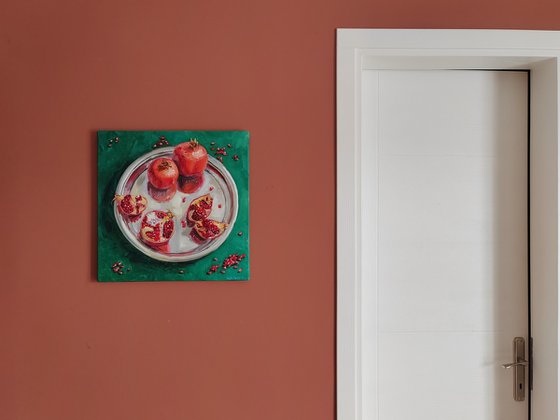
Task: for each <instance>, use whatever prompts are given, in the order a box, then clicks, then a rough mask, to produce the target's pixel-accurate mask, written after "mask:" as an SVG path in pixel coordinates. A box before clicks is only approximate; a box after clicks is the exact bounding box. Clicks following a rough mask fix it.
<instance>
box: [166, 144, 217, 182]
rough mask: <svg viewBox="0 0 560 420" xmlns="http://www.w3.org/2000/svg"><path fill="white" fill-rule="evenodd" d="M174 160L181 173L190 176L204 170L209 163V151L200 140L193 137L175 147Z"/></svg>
mask: <svg viewBox="0 0 560 420" xmlns="http://www.w3.org/2000/svg"><path fill="white" fill-rule="evenodd" d="M173 160H174V161H175V163H177V166H178V167H179V172H180V174H181V175H183V176H185V177H188V176H190V175H194V174H201V173H202V172H204V169H206V164H207V163H208V152H207V151H206V149H205V148H204V146H202V145H200V144H199V143H198V140H196V139H191V140H189V141H188V142H185V143H181V144H179V145H178V146H177V147H175V150H174V151H173Z"/></svg>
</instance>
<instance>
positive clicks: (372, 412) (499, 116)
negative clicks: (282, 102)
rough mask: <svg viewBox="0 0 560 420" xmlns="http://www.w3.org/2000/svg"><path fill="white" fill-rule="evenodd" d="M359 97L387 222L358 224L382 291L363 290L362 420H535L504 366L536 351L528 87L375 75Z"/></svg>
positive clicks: (500, 75) (447, 76) (451, 73)
mask: <svg viewBox="0 0 560 420" xmlns="http://www.w3.org/2000/svg"><path fill="white" fill-rule="evenodd" d="M362 83H363V85H362V89H361V92H362V109H363V114H362V115H363V117H362V130H361V132H362V136H365V138H364V144H369V145H372V146H367V147H364V150H362V165H366V166H367V165H368V162H376V163H375V164H372V166H371V176H372V177H375V182H373V180H372V182H371V188H369V190H368V191H369V192H368V193H367V194H366V196H365V197H364V200H366V201H367V200H370V201H371V202H375V204H376V205H375V206H374V207H375V208H376V209H377V214H362V223H363V226H364V229H365V231H363V232H362V235H366V236H371V238H372V244H373V245H372V264H371V267H372V270H375V276H376V278H377V282H375V284H373V282H372V284H370V285H368V282H367V281H366V282H365V283H364V286H363V290H362V307H363V310H364V313H365V314H366V316H365V317H364V319H363V320H362V323H363V324H364V325H363V326H362V328H363V331H365V336H364V338H363V341H364V343H363V346H364V347H363V348H364V350H365V351H364V352H363V353H362V356H361V357H362V366H363V375H364V381H363V387H364V389H363V393H362V395H363V397H362V398H363V399H364V401H363V402H362V407H363V413H362V415H363V418H364V419H368V420H369V419H376V420H526V419H527V417H528V415H527V413H528V407H527V405H528V402H527V399H528V397H529V392H526V396H527V398H526V400H525V401H524V402H518V401H514V399H513V371H512V370H505V369H502V368H501V365H502V364H504V363H508V362H511V361H512V360H513V350H512V340H513V339H514V337H524V338H527V337H528V260H529V255H528V234H527V232H528V221H527V220H528V212H527V208H528V191H527V185H528V167H527V166H528V165H527V162H528V152H527V150H528V118H527V115H528V79H527V73H526V72H522V71H468V70H465V71H462V70H459V71H457V70H426V71H407V70H403V71H392V70H380V71H377V70H376V71H373V70H369V71H365V72H364V74H363V79H362ZM362 189H363V187H362ZM366 189H367V188H366ZM372 208H373V207H372ZM368 220H372V223H368ZM373 221H375V223H373ZM368 226H369V230H368ZM374 227H375V228H374ZM367 270H368V268H367V267H366V268H365V271H366V272H365V273H363V274H364V275H366V276H367V275H368V273H367ZM369 274H371V275H372V277H373V276H374V274H373V273H369ZM368 325H369V326H371V331H375V336H369V337H368V336H367V331H368ZM368 346H371V351H368ZM527 391H528V390H527ZM368 395H370V396H371V397H370V398H368V397H367V396H368Z"/></svg>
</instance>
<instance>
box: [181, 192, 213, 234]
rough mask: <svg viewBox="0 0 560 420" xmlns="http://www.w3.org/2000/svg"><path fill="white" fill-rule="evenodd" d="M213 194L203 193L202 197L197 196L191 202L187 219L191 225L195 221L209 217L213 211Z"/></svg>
mask: <svg viewBox="0 0 560 420" xmlns="http://www.w3.org/2000/svg"><path fill="white" fill-rule="evenodd" d="M213 201H214V200H213V199H212V196H211V195H210V194H206V195H203V196H201V197H198V198H195V199H194V200H193V201H191V204H189V208H188V209H187V221H188V223H189V225H190V226H192V225H193V224H194V223H196V222H198V221H200V220H204V219H207V218H208V216H210V213H211V212H212V203H213Z"/></svg>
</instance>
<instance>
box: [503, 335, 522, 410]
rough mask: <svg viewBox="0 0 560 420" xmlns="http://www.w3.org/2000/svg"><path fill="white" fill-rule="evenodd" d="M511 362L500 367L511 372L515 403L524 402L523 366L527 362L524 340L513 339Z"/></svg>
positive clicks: (520, 338) (519, 338)
mask: <svg viewBox="0 0 560 420" xmlns="http://www.w3.org/2000/svg"><path fill="white" fill-rule="evenodd" d="M513 360H514V361H513V362H512V363H506V364H505V365H502V367H503V368H504V369H506V370H508V369H512V370H513V399H514V400H515V401H525V376H526V375H525V371H526V370H527V369H525V366H527V367H528V366H529V362H528V361H527V360H525V339H524V338H523V337H515V338H514V339H513Z"/></svg>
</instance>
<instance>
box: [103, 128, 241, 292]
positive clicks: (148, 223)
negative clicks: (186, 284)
mask: <svg viewBox="0 0 560 420" xmlns="http://www.w3.org/2000/svg"><path fill="white" fill-rule="evenodd" d="M97 153H98V158H97V170H98V172H97V174H98V175H97V201H98V203H97V204H98V205H97V212H98V213H97V214H98V220H97V235H98V238H97V239H98V242H97V243H98V246H97V263H98V270H97V279H98V281H100V282H122V281H165V280H173V281H197V280H201V281H214V280H223V281H232V280H248V279H249V275H250V269H249V262H250V255H249V132H247V131H98V133H97Z"/></svg>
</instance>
